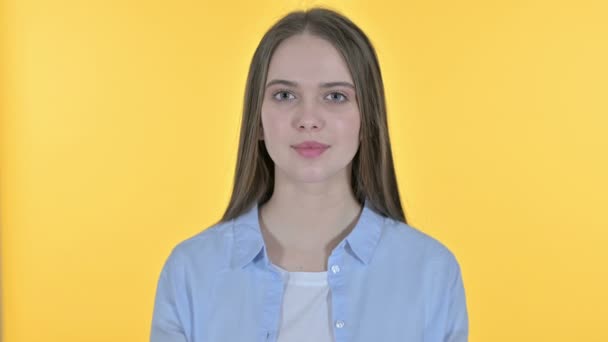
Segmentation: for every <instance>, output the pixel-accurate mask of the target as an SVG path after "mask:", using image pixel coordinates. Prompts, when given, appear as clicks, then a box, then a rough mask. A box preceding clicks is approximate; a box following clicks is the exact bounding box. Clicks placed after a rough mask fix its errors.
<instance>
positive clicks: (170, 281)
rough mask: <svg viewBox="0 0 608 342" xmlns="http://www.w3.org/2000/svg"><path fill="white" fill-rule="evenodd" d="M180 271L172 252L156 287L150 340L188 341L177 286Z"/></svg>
mask: <svg viewBox="0 0 608 342" xmlns="http://www.w3.org/2000/svg"><path fill="white" fill-rule="evenodd" d="M179 272H180V269H179V268H178V265H177V264H176V260H175V253H174V252H172V253H171V255H170V256H169V257H168V258H167V260H166V261H165V264H164V266H163V268H162V270H161V273H160V277H159V279H158V283H157V287H156V296H155V299H154V312H153V315H152V329H151V333H150V342H188V339H187V338H186V334H185V332H184V328H183V321H182V317H180V313H179V307H180V306H179V303H180V292H178V291H180V289H179V288H178V287H176V281H177V279H179V278H177V276H178V275H179ZM182 279H183V278H182Z"/></svg>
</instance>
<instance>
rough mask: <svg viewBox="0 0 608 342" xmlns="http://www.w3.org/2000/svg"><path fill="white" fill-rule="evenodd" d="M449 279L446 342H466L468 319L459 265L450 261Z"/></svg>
mask: <svg viewBox="0 0 608 342" xmlns="http://www.w3.org/2000/svg"><path fill="white" fill-rule="evenodd" d="M451 261H452V262H451V267H450V275H451V276H450V277H449V278H448V279H449V282H448V289H447V291H446V297H445V303H446V305H447V319H446V325H447V327H446V335H445V339H444V340H445V341H446V342H467V341H468V338H469V318H468V313H467V303H466V296H465V290H464V283H463V280H462V272H461V270H460V265H459V264H458V262H457V261H456V259H455V258H452V260H451Z"/></svg>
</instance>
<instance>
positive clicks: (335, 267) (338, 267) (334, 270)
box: [331, 265, 340, 273]
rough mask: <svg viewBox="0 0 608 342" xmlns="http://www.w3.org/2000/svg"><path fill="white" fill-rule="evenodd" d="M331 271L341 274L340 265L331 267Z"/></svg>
mask: <svg viewBox="0 0 608 342" xmlns="http://www.w3.org/2000/svg"><path fill="white" fill-rule="evenodd" d="M331 271H332V272H334V273H338V272H340V266H338V265H333V266H332V267H331Z"/></svg>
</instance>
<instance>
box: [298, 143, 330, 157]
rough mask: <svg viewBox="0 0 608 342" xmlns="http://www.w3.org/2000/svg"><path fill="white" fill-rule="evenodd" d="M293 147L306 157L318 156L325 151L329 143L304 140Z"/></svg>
mask: <svg viewBox="0 0 608 342" xmlns="http://www.w3.org/2000/svg"><path fill="white" fill-rule="evenodd" d="M292 147H293V148H294V149H295V150H296V151H297V152H298V154H299V155H300V156H302V157H304V158H316V157H318V156H320V155H321V154H322V153H323V152H325V150H327V149H328V148H329V145H326V144H323V143H320V142H318V141H304V142H301V143H299V144H297V145H293V146H292Z"/></svg>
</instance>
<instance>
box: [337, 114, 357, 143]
mask: <svg viewBox="0 0 608 342" xmlns="http://www.w3.org/2000/svg"><path fill="white" fill-rule="evenodd" d="M360 127H361V122H360V119H359V114H358V113H357V114H356V115H352V116H349V117H347V118H344V119H343V120H340V121H338V122H336V129H337V131H338V132H340V135H341V136H342V137H343V138H344V139H345V140H347V141H349V142H353V143H358V141H359V129H360Z"/></svg>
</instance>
